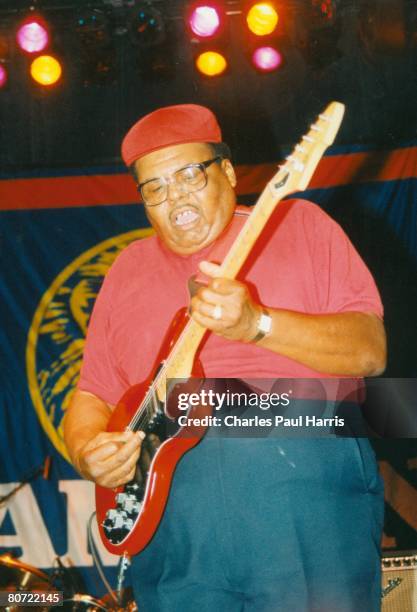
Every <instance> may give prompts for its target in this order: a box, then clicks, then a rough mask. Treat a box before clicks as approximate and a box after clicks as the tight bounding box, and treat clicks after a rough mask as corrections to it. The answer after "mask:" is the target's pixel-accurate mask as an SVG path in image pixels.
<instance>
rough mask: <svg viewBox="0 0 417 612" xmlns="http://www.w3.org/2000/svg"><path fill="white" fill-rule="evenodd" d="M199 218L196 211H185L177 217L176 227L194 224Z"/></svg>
mask: <svg viewBox="0 0 417 612" xmlns="http://www.w3.org/2000/svg"><path fill="white" fill-rule="evenodd" d="M197 218H198V214H197V213H196V212H195V211H194V210H184V211H183V212H180V213H179V214H178V215H177V216H176V217H175V223H176V225H186V224H187V223H192V222H193V221H195V220H196V219H197Z"/></svg>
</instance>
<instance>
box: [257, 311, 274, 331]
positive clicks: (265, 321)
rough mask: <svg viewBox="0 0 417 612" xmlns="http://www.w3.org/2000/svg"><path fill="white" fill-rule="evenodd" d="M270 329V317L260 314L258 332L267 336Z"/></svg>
mask: <svg viewBox="0 0 417 612" xmlns="http://www.w3.org/2000/svg"><path fill="white" fill-rule="evenodd" d="M271 327H272V318H271V316H270V315H268V314H265V313H264V314H262V315H261V318H260V319H259V323H258V329H259V331H261V332H264V334H268V333H269V332H270V331H271Z"/></svg>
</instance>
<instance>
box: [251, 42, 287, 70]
mask: <svg viewBox="0 0 417 612" xmlns="http://www.w3.org/2000/svg"><path fill="white" fill-rule="evenodd" d="M252 61H253V63H254V65H255V66H256V68H257V69H258V70H261V71H262V72H272V71H273V70H277V68H279V67H280V65H281V64H282V55H281V53H280V52H279V51H277V50H276V49H274V48H273V47H259V48H258V49H256V51H255V52H254V54H253V56H252Z"/></svg>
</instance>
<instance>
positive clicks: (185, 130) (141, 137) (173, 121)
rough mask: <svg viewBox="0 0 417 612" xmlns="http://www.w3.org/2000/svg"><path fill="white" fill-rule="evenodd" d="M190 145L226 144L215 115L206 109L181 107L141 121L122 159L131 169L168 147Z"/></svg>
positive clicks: (129, 135) (162, 110)
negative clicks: (142, 158)
mask: <svg viewBox="0 0 417 612" xmlns="http://www.w3.org/2000/svg"><path fill="white" fill-rule="evenodd" d="M187 142H222V133H221V130H220V127H219V124H218V123H217V119H216V117H215V116H214V114H213V113H212V112H211V110H209V109H208V108H206V107H205V106H199V105H197V104H178V105H177V106H165V107H164V108H158V110H156V111H153V112H152V113H150V114H149V115H145V117H142V119H139V121H138V122H137V123H135V125H134V126H133V127H131V128H130V130H129V131H128V133H127V134H126V136H125V138H124V140H123V142H122V157H123V161H124V162H125V164H126V165H127V166H130V164H132V163H133V162H134V161H136V160H137V159H139V158H140V157H143V156H144V155H147V154H148V153H152V151H157V150H158V149H163V148H164V147H170V146H172V145H177V144H184V143H187Z"/></svg>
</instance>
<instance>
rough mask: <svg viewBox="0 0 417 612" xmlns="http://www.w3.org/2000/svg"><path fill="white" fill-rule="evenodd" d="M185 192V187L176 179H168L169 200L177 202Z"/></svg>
mask: <svg viewBox="0 0 417 612" xmlns="http://www.w3.org/2000/svg"><path fill="white" fill-rule="evenodd" d="M184 194H185V190H184V188H183V187H182V186H181V185H180V184H179V183H178V182H177V181H176V180H175V179H171V180H169V181H167V200H168V202H176V201H177V200H179V199H180V198H182V197H183V196H184Z"/></svg>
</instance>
